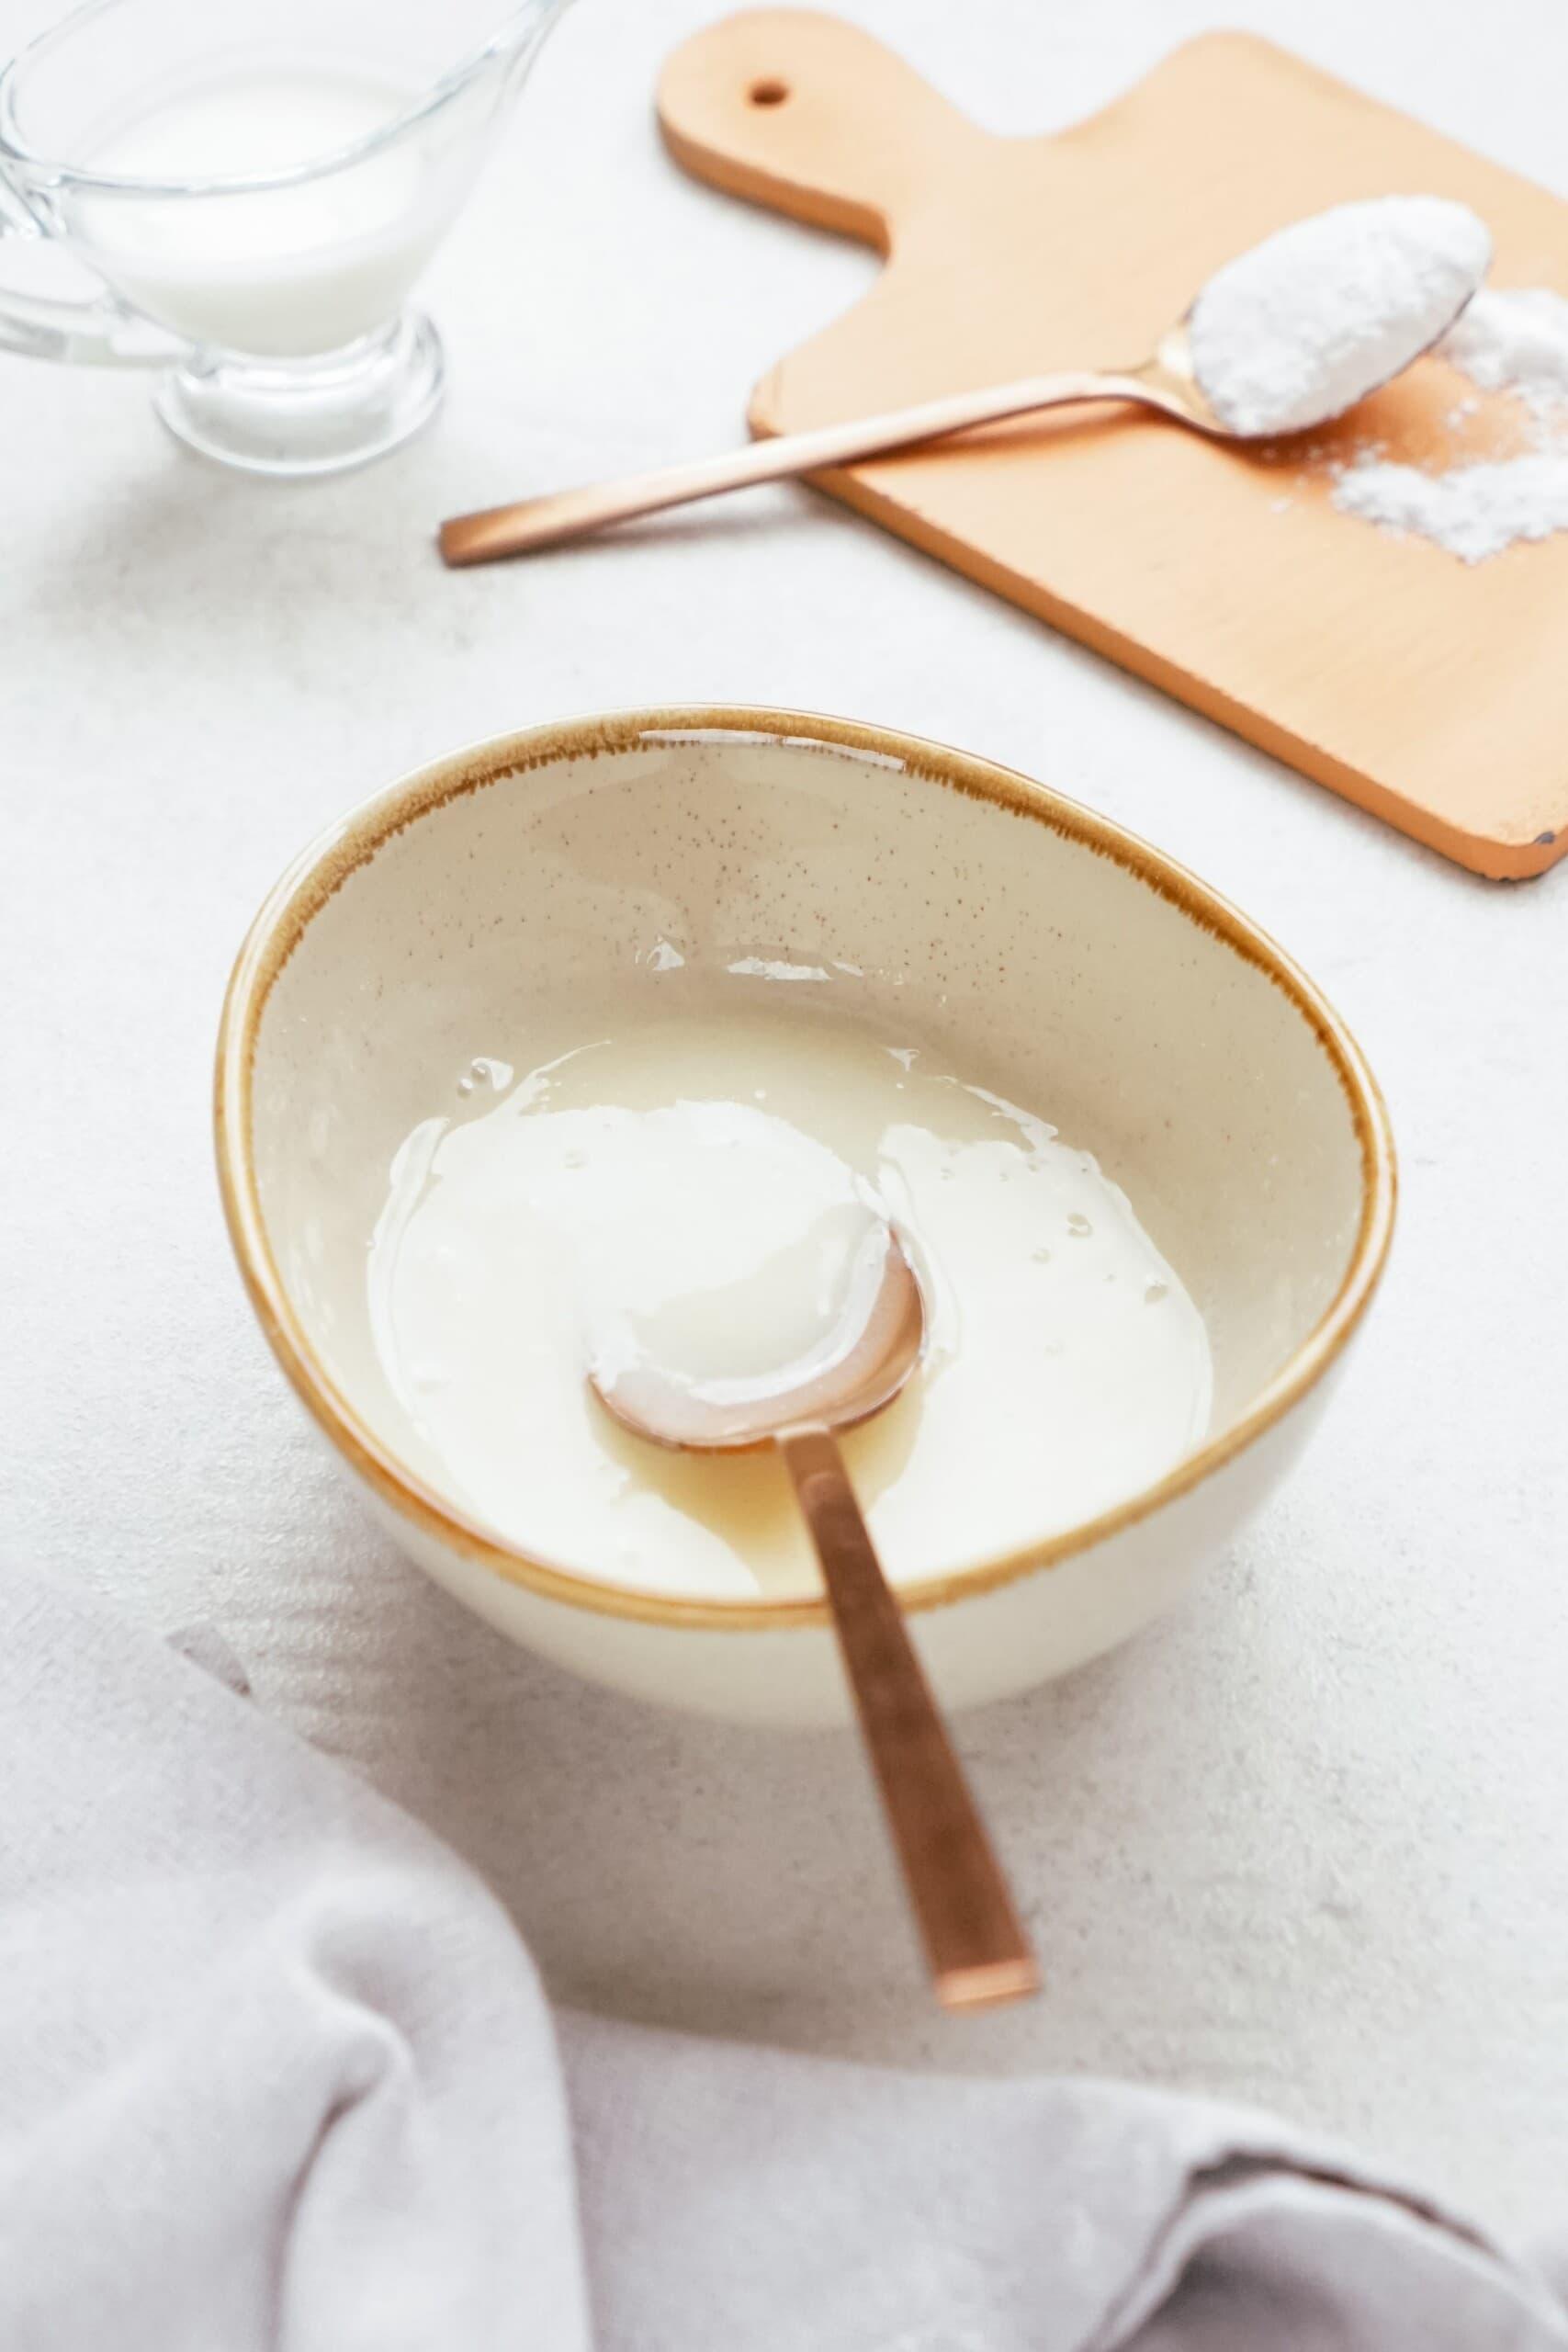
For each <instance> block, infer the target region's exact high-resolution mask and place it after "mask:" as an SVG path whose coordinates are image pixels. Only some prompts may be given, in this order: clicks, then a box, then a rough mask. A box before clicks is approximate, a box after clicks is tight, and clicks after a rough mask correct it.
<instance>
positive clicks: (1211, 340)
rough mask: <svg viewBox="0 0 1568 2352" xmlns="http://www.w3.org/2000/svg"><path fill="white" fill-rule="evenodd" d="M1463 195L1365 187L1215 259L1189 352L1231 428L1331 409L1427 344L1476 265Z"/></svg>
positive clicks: (1260, 426)
mask: <svg viewBox="0 0 1568 2352" xmlns="http://www.w3.org/2000/svg"><path fill="white" fill-rule="evenodd" d="M1491 257H1492V239H1491V236H1490V234H1489V232H1488V231H1487V229H1486V225H1485V223H1484V222H1483V221H1482V220H1478V219H1477V218H1476V216H1475V214H1474V213H1473V212H1472V211H1470V210H1468V209H1467V208H1466V207H1465V206H1464V205H1462V204H1452V203H1450V201H1449V200H1448V199H1447V198H1444V197H1438V196H1385V197H1375V198H1371V200H1370V201H1368V202H1365V203H1359V204H1338V205H1336V206H1334V208H1333V209H1331V210H1330V211H1327V212H1317V213H1314V214H1313V215H1312V216H1311V217H1310V218H1309V219H1307V220H1297V221H1293V222H1292V225H1291V226H1290V227H1289V228H1287V229H1281V230H1280V231H1278V232H1277V233H1276V234H1275V235H1274V236H1272V237H1268V238H1266V239H1265V240H1264V242H1263V243H1262V244H1260V245H1255V246H1254V247H1253V249H1252V251H1251V252H1250V253H1245V254H1241V255H1240V256H1239V257H1238V258H1237V259H1236V260H1235V261H1233V262H1227V263H1226V265H1225V266H1224V268H1223V269H1220V270H1216V272H1215V273H1214V275H1213V277H1212V278H1210V280H1209V282H1208V284H1207V285H1206V286H1205V287H1204V288H1203V290H1202V292H1201V294H1200V295H1199V297H1198V299H1197V300H1196V301H1195V302H1194V303H1193V305H1192V311H1191V315H1190V319H1189V322H1188V332H1189V336H1190V347H1191V352H1192V365H1193V369H1194V372H1195V374H1196V376H1197V379H1198V383H1199V386H1200V388H1201V390H1202V392H1203V395H1204V397H1205V398H1206V400H1207V401H1208V402H1209V405H1210V407H1211V408H1212V409H1213V412H1214V413H1215V415H1216V416H1218V418H1219V419H1220V421H1221V423H1222V424H1225V425H1227V426H1228V427H1229V428H1230V430H1231V431H1232V432H1233V433H1241V434H1246V435H1249V436H1250V435H1264V434H1273V433H1296V432H1300V431H1301V430H1303V428H1304V427H1306V426H1308V425H1314V424H1323V423H1324V422H1325V420H1326V419H1327V418H1329V417H1332V416H1338V415H1341V414H1342V413H1344V411H1345V410H1346V409H1348V408H1352V407H1354V405H1355V403H1356V402H1357V401H1359V400H1362V399H1364V398H1365V396H1366V394H1367V393H1368V392H1370V391H1371V390H1374V389H1375V388H1376V387H1377V386H1378V385H1379V384H1386V383H1387V381H1388V380H1389V378H1390V377H1391V376H1397V375H1398V374H1399V372H1400V370H1401V368H1408V367H1409V365H1410V363H1411V361H1412V360H1413V359H1415V358H1416V357H1417V356H1419V355H1420V354H1421V353H1422V352H1423V351H1426V350H1427V349H1429V348H1430V346H1431V345H1433V344H1434V343H1435V342H1436V341H1437V339H1438V336H1439V335H1440V334H1442V333H1443V331H1444V329H1445V328H1448V327H1450V326H1451V325H1452V324H1453V322H1454V320H1455V319H1456V318H1457V317H1458V315H1459V313H1460V311H1461V309H1462V308H1463V306H1464V304H1465V303H1466V302H1468V301H1469V300H1470V298H1471V296H1472V294H1473V293H1474V292H1475V289H1476V288H1477V287H1478V286H1479V285H1480V283H1481V281H1482V279H1483V277H1485V275H1486V266H1487V264H1488V262H1489V261H1490V259H1491Z"/></svg>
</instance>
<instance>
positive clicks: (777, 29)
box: [659, 8, 984, 253]
mask: <svg viewBox="0 0 1568 2352" xmlns="http://www.w3.org/2000/svg"><path fill="white" fill-rule="evenodd" d="M659 120H660V128H661V129H662V130H663V133H664V138H665V141H666V144H667V145H668V146H669V148H670V151H671V154H673V155H674V157H675V159H676V161H677V162H678V163H680V164H683V165H684V166H685V168H686V170H687V171H689V172H693V173H694V174H695V175H696V176H697V177H698V178H699V179H705V180H710V181H711V182H712V183H713V184H714V186H715V187H721V188H724V189H726V190H727V191H728V193H729V194H730V195H731V196H744V197H749V198H750V199H751V201H752V202H753V203H757V204H766V205H771V206H772V207H773V209H775V210H777V211H780V212H788V213H792V214H793V215H794V216H795V219H797V220H810V221H813V222H815V223H816V224H817V226H818V227H819V228H824V229H837V230H840V231H841V232H843V233H844V234H845V235H848V236H852V237H861V238H863V239H864V240H865V242H866V243H868V244H872V245H875V246H876V247H877V248H878V250H879V251H880V252H882V253H886V252H887V250H888V249H889V247H890V245H891V243H892V241H893V222H894V220H895V219H896V218H897V219H902V218H904V217H906V216H907V214H908V212H909V211H910V210H911V209H914V208H915V207H916V206H917V205H924V204H926V203H929V202H930V201H931V199H932V198H933V197H937V198H940V191H941V187H942V183H943V181H944V179H945V178H946V176H947V174H948V171H949V170H950V169H951V170H954V171H961V170H962V169H963V168H964V156H965V153H966V152H967V150H968V149H969V148H970V147H971V146H972V145H973V144H974V143H975V142H976V141H979V140H981V139H982V138H983V137H984V134H983V133H982V132H981V131H979V130H976V127H975V125H974V124H973V123H972V122H969V121H967V120H966V119H964V116H963V115H961V114H960V113H959V112H958V110H957V108H956V107H951V106H949V104H948V102H947V100H946V99H945V98H943V97H942V96H939V94H938V93H937V92H936V91H935V90H933V89H932V88H931V85H930V83H929V82H922V81H921V79H920V77H919V74H917V73H915V72H914V70H913V68H912V67H910V66H908V65H906V64H905V63H904V61H903V59H902V58H899V57H896V56H895V55H894V54H893V51H891V50H890V49H884V48H883V46H882V44H881V42H880V41H877V40H873V39H872V38H871V35H870V34H869V33H863V32H861V31H859V30H858V29H857V28H856V27H855V26H853V25H846V24H844V23H842V22H841V21H840V19H839V18H838V17H826V16H819V15H818V14H817V12H816V11H815V10H814V9H809V8H757V9H749V10H747V11H746V12H745V13H744V14H743V15H741V16H738V17H724V18H722V19H721V20H720V22H719V23H717V24H716V25H709V26H708V27H706V28H705V30H704V31H702V32H699V33H694V35H693V36H692V38H691V40H688V41H684V42H682V45H681V47H680V48H679V49H678V50H677V51H675V53H674V55H673V56H672V57H671V59H670V61H669V62H668V64H667V65H666V66H665V68H664V72H663V74H662V75H661V76H660V84H659Z"/></svg>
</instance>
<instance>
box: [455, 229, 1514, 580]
mask: <svg viewBox="0 0 1568 2352" xmlns="http://www.w3.org/2000/svg"><path fill="white" fill-rule="evenodd" d="M1385 201H1386V199H1385ZM1343 209H1345V210H1346V211H1353V210H1364V211H1373V210H1376V209H1379V199H1376V198H1373V199H1371V202H1370V203H1369V204H1368V205H1366V206H1362V207H1354V206H1351V207H1346V208H1343ZM1452 209H1454V210H1456V211H1457V210H1458V209H1459V208H1457V207H1454V208H1452ZM1311 225H1313V224H1312V222H1311V221H1310V220H1309V221H1307V222H1298V223H1296V224H1295V228H1294V230H1291V229H1287V230H1283V231H1280V232H1278V233H1277V236H1276V237H1275V238H1271V239H1268V240H1266V241H1265V246H1263V247H1257V248H1254V253H1255V254H1260V253H1262V252H1263V251H1264V250H1265V249H1266V247H1267V246H1269V245H1274V244H1276V243H1281V242H1282V241H1283V240H1284V239H1285V238H1288V237H1291V236H1292V235H1293V234H1295V233H1296V232H1299V231H1300V230H1302V229H1303V228H1307V227H1310V226H1311ZM1475 229H1476V233H1477V238H1478V240H1479V243H1478V252H1477V258H1478V260H1479V264H1480V266H1479V268H1478V269H1477V270H1476V272H1475V275H1474V279H1473V282H1472V283H1464V284H1457V283H1456V287H1455V293H1454V300H1453V307H1452V309H1451V311H1448V312H1447V313H1446V315H1444V316H1443V317H1442V318H1441V319H1439V320H1437V321H1436V322H1433V321H1432V320H1431V319H1430V317H1429V314H1427V313H1426V312H1423V313H1422V316H1421V322H1420V324H1419V325H1418V326H1416V330H1415V334H1414V339H1412V338H1410V337H1406V338H1405V340H1404V341H1403V342H1399V341H1398V338H1395V345H1396V347H1391V348H1390V349H1389V350H1388V351H1387V352H1380V353H1379V355H1378V356H1375V357H1373V358H1372V359H1371V372H1370V373H1368V374H1366V375H1364V376H1362V377H1360V378H1359V379H1358V380H1357V382H1356V384H1355V386H1354V390H1353V391H1352V393H1351V394H1350V396H1349V397H1347V395H1346V388H1345V386H1344V384H1343V383H1342V382H1340V381H1337V380H1336V381H1335V383H1334V389H1333V390H1325V399H1324V402H1323V405H1322V406H1321V408H1320V409H1314V411H1313V412H1312V413H1296V414H1293V415H1292V417H1291V419H1290V429H1291V430H1292V432H1300V431H1303V430H1304V429H1306V428H1308V427H1310V426H1315V425H1320V424H1327V423H1328V422H1329V421H1330V419H1331V418H1333V417H1335V416H1338V415H1342V414H1343V413H1345V411H1346V410H1347V409H1348V408H1351V407H1354V406H1355V404H1356V402H1357V401H1361V400H1364V399H1365V398H1366V397H1367V395H1368V394H1369V393H1371V392H1374V391H1376V390H1379V388H1380V387H1381V386H1382V385H1383V384H1386V383H1388V382H1389V381H1390V380H1391V379H1393V377H1394V376H1397V375H1400V374H1402V373H1403V372H1404V369H1405V368H1407V367H1409V366H1410V365H1411V363H1412V362H1413V361H1414V360H1416V359H1418V358H1419V357H1420V356H1421V354H1422V353H1423V352H1424V351H1428V350H1430V349H1431V348H1432V346H1433V345H1434V344H1436V343H1438V342H1440V341H1441V339H1442V337H1443V336H1444V335H1445V334H1447V333H1448V331H1449V329H1450V327H1451V326H1452V324H1453V323H1454V321H1455V320H1456V319H1457V318H1458V316H1459V314H1460V312H1461V310H1463V308H1464V305H1465V303H1466V302H1467V301H1468V300H1469V299H1470V297H1471V295H1472V293H1473V291H1474V288H1475V285H1477V284H1479V283H1480V278H1481V276H1482V275H1483V272H1484V269H1485V254H1486V251H1487V250H1488V241H1487V239H1486V233H1485V231H1484V229H1483V227H1482V225H1481V223H1480V222H1479V221H1477V222H1476V223H1475ZM1252 257H1253V256H1252V255H1250V254H1244V255H1242V256H1240V257H1239V258H1238V261H1237V262H1233V263H1227V264H1226V265H1225V266H1224V268H1223V269H1221V270H1219V271H1217V272H1216V273H1215V275H1214V277H1212V278H1211V279H1210V280H1209V282H1208V285H1207V286H1206V287H1205V288H1203V291H1202V293H1201V294H1200V295H1199V296H1198V297H1197V298H1196V299H1195V300H1194V301H1193V303H1192V304H1191V305H1190V307H1189V309H1188V311H1187V312H1186V314H1185V315H1184V316H1183V317H1182V318H1181V319H1180V320H1179V322H1177V324H1176V325H1175V326H1173V327H1170V328H1168V330H1167V332H1166V333H1165V334H1163V335H1162V336H1161V337H1160V340H1159V342H1158V344H1157V345H1156V348H1155V352H1154V356H1153V357H1152V358H1149V359H1145V360H1144V361H1142V362H1141V363H1140V364H1139V365H1138V366H1137V367H1135V368H1124V369H1112V370H1111V371H1109V372H1101V371H1099V370H1092V369H1091V370H1087V371H1086V370H1080V371H1077V372H1074V373H1070V374H1062V375H1054V376H1027V377H1025V378H1024V379H1022V380H1021V382H1019V383H1015V384H999V385H998V384H992V385H988V386H985V387H982V388H981V389H980V390H977V391H969V392H953V393H951V394H949V395H948V397H947V398H945V399H943V400H936V401H922V402H920V403H919V406H917V407H914V408H901V409H890V410H887V411H886V412H885V413H883V414H882V415H880V416H862V417H854V418H852V419H851V420H850V422H849V423H847V424H824V425H819V426H818V427H817V429H816V430H815V431H813V432H809V433H781V434H777V435H773V437H772V438H769V439H764V440H761V441H754V442H752V443H751V444H750V446H749V447H746V448H743V449H731V450H728V451H726V452H725V454H724V455H723V456H721V457H716V458H697V459H695V460H694V461H693V462H692V463H689V464H685V465H678V466H667V467H664V468H662V469H660V471H658V472H655V473H646V474H633V475H631V476H630V477H629V478H628V479H626V481H613V482H596V483H592V484H590V485H589V486H587V487H586V488H584V489H581V490H563V491H557V492H553V493H552V494H551V495H549V496H547V497H544V498H525V499H524V500H522V501H521V502H520V503H516V504H513V505H510V506H491V507H486V508H484V509H482V510H481V511H480V512H479V513H478V514H474V515H454V516H452V517H451V519H450V520H449V521H447V522H446V523H444V524H443V525H442V526H441V531H440V538H439V544H440V548H441V553H442V555H443V557H444V558H445V559H446V562H447V563H449V564H454V565H456V564H468V563H492V562H494V561H495V560H497V559H498V558H499V557H502V556H512V555H526V554H528V553H529V552H530V551H531V550H532V549H534V548H548V547H557V546H559V545H560V544H561V543H562V541H564V540H567V539H577V538H581V537H584V536H586V534H588V533H589V532H591V531H598V530H602V529H603V528H604V526H605V525H606V524H607V523H623V522H626V521H628V520H629V519H630V518H631V517H632V516H633V515H652V514H655V513H657V512H658V511H659V510H660V508H663V507H667V506H683V505H685V504H687V503H689V502H690V501H692V500H694V499H699V498H716V497H717V496H718V495H719V493H720V492H723V491H727V490H742V489H745V488H746V487H747V486H748V485H750V484H751V483H754V482H763V481H784V480H785V479H786V478H787V477H788V476H790V475H793V474H810V473H816V472H818V471H819V470H821V469H823V468H826V467H829V466H843V465H849V464H851V463H852V461H853V460H854V459H856V458H874V457H876V456H878V455H880V454H882V453H884V452H886V451H887V450H890V449H902V448H908V447H913V446H914V445H916V444H918V443H921V442H927V441H936V440H941V439H942V438H944V437H945V436H946V435H949V434H953V433H964V432H967V431H968V430H969V429H970V428H971V427H972V426H975V425H979V424H999V423H1000V422H1001V421H1002V419H1004V418H1006V417H1010V416H1024V415H1028V414H1031V413H1033V412H1035V411H1036V410H1040V409H1049V408H1063V407H1066V406H1068V405H1070V404H1071V403H1073V402H1075V401H1133V402H1134V403H1135V404H1136V405H1138V406H1139V407H1142V408H1152V409H1155V410H1157V412H1158V413H1159V414H1160V415H1162V416H1166V417H1169V418H1171V419H1173V420H1174V421H1175V422H1176V423H1177V424H1185V425H1189V426H1190V427H1191V429H1192V430H1193V431H1194V432H1196V433H1202V434H1206V435H1209V437H1210V438H1211V439H1213V440H1218V441H1239V442H1247V441H1258V440H1265V439H1269V438H1270V437H1277V435H1278V434H1279V433H1280V430H1281V429H1282V428H1281V425H1280V422H1279V420H1278V419H1277V418H1276V419H1275V420H1274V421H1273V422H1272V423H1270V424H1267V425H1259V426H1257V427H1247V428H1243V427H1241V426H1238V425H1235V424H1227V423H1226V422H1225V420H1224V417H1223V416H1221V415H1220V414H1218V413H1217V412H1216V411H1215V409H1214V408H1213V405H1212V403H1211V401H1209V399H1208V397H1207V396H1206V394H1205V393H1204V391H1203V389H1202V386H1201V383H1200V381H1199V378H1198V371H1197V368H1196V366H1195V364H1194V361H1193V355H1192V340H1191V334H1190V325H1191V320H1192V314H1193V311H1195V310H1196V309H1197V307H1198V303H1199V302H1201V300H1203V297H1204V295H1205V294H1207V293H1209V292H1210V291H1211V289H1213V288H1214V287H1215V286H1216V285H1217V284H1218V282H1219V280H1220V279H1222V278H1224V277H1226V276H1227V275H1228V274H1229V273H1231V272H1232V271H1235V269H1237V268H1238V267H1241V268H1245V267H1247V266H1249V264H1250V263H1251V260H1252ZM1268 323H1269V322H1267V321H1264V322H1263V324H1264V326H1265V327H1267V326H1268ZM1428 330H1429V331H1428Z"/></svg>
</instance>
